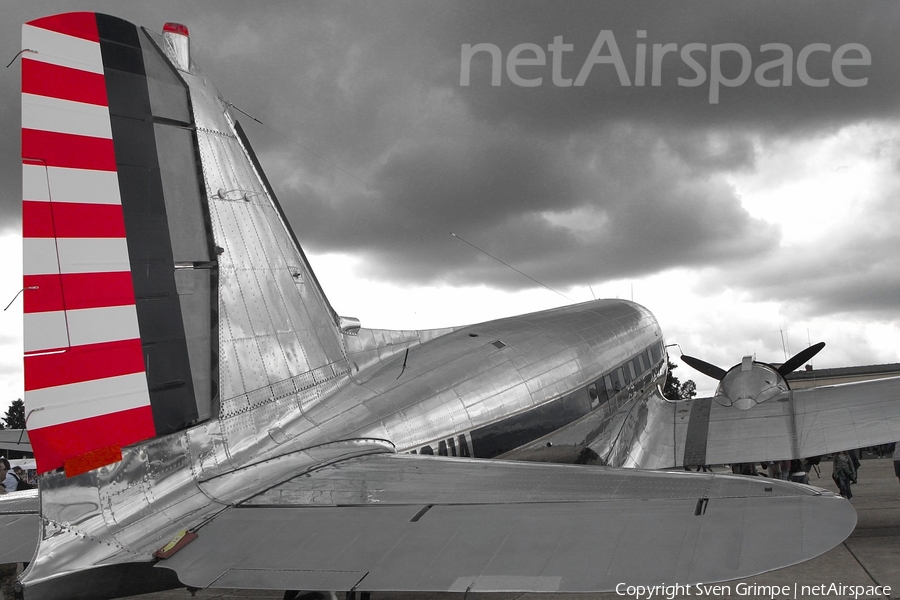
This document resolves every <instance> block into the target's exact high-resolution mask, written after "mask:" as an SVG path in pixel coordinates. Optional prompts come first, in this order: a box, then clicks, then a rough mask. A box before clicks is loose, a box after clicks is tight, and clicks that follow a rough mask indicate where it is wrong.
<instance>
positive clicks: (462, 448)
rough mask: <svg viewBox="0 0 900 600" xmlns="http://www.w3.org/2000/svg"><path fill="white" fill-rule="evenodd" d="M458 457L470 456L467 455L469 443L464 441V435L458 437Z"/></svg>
mask: <svg viewBox="0 0 900 600" xmlns="http://www.w3.org/2000/svg"><path fill="white" fill-rule="evenodd" d="M459 455H460V456H472V455H471V454H470V453H469V441H468V440H467V439H466V436H465V435H461V436H459Z"/></svg>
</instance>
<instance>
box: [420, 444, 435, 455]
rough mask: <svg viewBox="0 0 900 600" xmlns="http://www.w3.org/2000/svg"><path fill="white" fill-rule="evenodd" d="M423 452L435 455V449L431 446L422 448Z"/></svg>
mask: <svg viewBox="0 0 900 600" xmlns="http://www.w3.org/2000/svg"><path fill="white" fill-rule="evenodd" d="M422 454H428V455H431V456H434V450H432V449H431V446H425V447H424V448H422Z"/></svg>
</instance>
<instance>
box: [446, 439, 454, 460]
mask: <svg viewBox="0 0 900 600" xmlns="http://www.w3.org/2000/svg"><path fill="white" fill-rule="evenodd" d="M447 447H448V448H450V456H456V442H455V441H454V440H453V438H450V439H449V440H447Z"/></svg>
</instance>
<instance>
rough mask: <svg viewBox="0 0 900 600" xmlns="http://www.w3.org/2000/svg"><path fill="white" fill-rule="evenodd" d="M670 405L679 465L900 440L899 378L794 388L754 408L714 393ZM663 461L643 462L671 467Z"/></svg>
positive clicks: (775, 457) (817, 452) (789, 455)
mask: <svg viewBox="0 0 900 600" xmlns="http://www.w3.org/2000/svg"><path fill="white" fill-rule="evenodd" d="M670 406H671V407H673V408H670V410H674V411H675V417H674V418H675V449H674V450H675V451H674V453H673V455H674V456H675V457H683V461H679V462H676V464H688V465H703V464H728V463H733V462H750V461H764V460H786V459H790V458H806V457H810V456H819V455H822V454H828V453H831V452H836V451H838V450H847V449H850V448H861V447H865V446H871V445H873V444H883V443H888V442H891V441H896V440H900V378H896V377H894V378H889V379H879V380H874V381H862V382H858V383H848V384H843V385H835V386H826V387H818V388H807V389H802V390H791V391H789V392H787V393H784V394H781V395H779V396H776V397H775V398H772V399H770V400H767V401H766V402H763V403H761V404H758V405H756V406H754V407H752V408H750V409H749V410H738V409H736V408H734V407H727V406H722V405H720V404H719V403H717V402H716V400H715V398H695V399H693V400H690V401H685V402H679V403H676V404H674V405H670ZM668 437H670V439H671V436H668ZM669 446H671V441H670V442H669ZM673 455H669V456H670V457H671V456H673ZM658 458H660V460H656V461H654V464H645V465H642V466H647V467H664V466H672V463H671V461H668V460H665V457H662V456H659V457H658Z"/></svg>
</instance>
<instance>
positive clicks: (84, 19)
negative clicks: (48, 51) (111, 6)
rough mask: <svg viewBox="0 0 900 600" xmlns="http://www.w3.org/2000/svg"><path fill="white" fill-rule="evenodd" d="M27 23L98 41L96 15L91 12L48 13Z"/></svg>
mask: <svg viewBox="0 0 900 600" xmlns="http://www.w3.org/2000/svg"><path fill="white" fill-rule="evenodd" d="M27 25H32V26H34V27H40V28H41V29H49V30H50V31H55V32H57V33H64V34H66V35H72V36H75V37H79V38H82V39H85V40H90V41H92V42H99V41H100V34H99V33H98V32H97V15H96V13H92V12H70V13H63V14H61V15H50V16H49V17H42V18H40V19H35V20H34V21H29V22H28V23H27Z"/></svg>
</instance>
